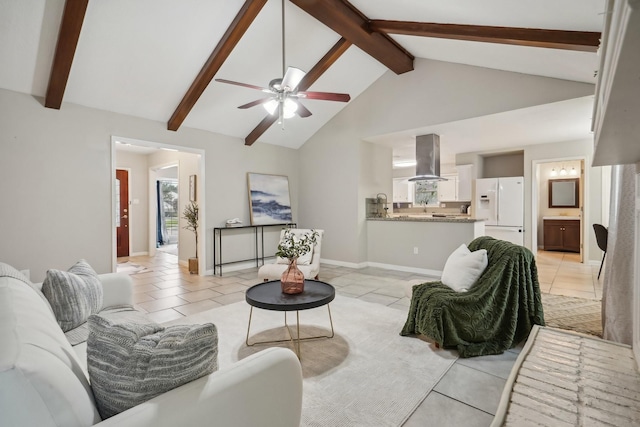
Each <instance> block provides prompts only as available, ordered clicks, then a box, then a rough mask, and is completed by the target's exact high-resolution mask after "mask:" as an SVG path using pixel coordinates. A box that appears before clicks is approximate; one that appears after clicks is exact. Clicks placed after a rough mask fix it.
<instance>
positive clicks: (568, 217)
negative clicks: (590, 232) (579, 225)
mask: <svg viewBox="0 0 640 427" xmlns="http://www.w3.org/2000/svg"><path fill="white" fill-rule="evenodd" d="M542 219H570V220H580V217H579V216H568V215H555V216H543V217H542Z"/></svg>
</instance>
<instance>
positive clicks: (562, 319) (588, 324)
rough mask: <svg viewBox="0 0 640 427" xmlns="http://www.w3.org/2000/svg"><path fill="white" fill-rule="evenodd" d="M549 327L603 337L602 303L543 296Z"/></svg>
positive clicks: (549, 295)
mask: <svg viewBox="0 0 640 427" xmlns="http://www.w3.org/2000/svg"><path fill="white" fill-rule="evenodd" d="M542 306H543V308H544V320H545V323H546V325H547V326H550V327H553V328H558V329H566V330H570V331H575V332H581V333H583V334H589V335H594V336H596V337H602V314H601V311H602V302H601V301H598V300H591V299H584V298H574V297H565V296H562V295H552V294H542Z"/></svg>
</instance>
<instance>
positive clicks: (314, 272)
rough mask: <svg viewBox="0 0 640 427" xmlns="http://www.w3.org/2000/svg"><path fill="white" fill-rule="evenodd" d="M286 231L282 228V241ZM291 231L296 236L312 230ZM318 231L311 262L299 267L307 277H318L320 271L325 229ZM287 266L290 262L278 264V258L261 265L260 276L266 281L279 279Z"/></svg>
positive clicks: (294, 229)
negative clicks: (270, 262)
mask: <svg viewBox="0 0 640 427" xmlns="http://www.w3.org/2000/svg"><path fill="white" fill-rule="evenodd" d="M284 231H285V230H282V231H281V232H280V241H282V238H283V237H284ZM291 231H292V232H293V234H294V235H296V236H299V235H302V234H305V233H310V232H311V230H309V229H304V228H293V229H291ZM316 231H317V232H318V237H317V238H316V244H315V246H314V247H313V256H312V257H311V262H310V263H309V264H308V265H304V264H303V265H301V264H298V268H299V269H300V271H302V273H303V274H304V278H305V279H317V278H318V274H319V273H320V250H321V248H322V235H323V234H324V230H316ZM287 267H288V264H278V263H277V259H276V261H274V262H273V263H272V264H265V265H263V266H262V267H260V269H259V270H258V278H260V279H262V280H264V281H267V280H276V279H279V278H280V276H282V273H284V271H285V270H286V269H287Z"/></svg>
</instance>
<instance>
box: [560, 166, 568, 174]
mask: <svg viewBox="0 0 640 427" xmlns="http://www.w3.org/2000/svg"><path fill="white" fill-rule="evenodd" d="M566 174H567V170H566V169H565V168H564V165H562V169H560V175H566Z"/></svg>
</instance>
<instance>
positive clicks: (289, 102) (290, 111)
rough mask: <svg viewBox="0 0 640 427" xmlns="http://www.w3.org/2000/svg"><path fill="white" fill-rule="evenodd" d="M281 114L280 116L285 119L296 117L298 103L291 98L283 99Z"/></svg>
mask: <svg viewBox="0 0 640 427" xmlns="http://www.w3.org/2000/svg"><path fill="white" fill-rule="evenodd" d="M282 107H283V110H284V111H283V112H282V115H283V116H284V118H285V119H290V118H292V117H293V116H295V115H296V111H298V103H297V102H296V101H294V100H293V99H291V98H285V100H284V104H283V106H282Z"/></svg>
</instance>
